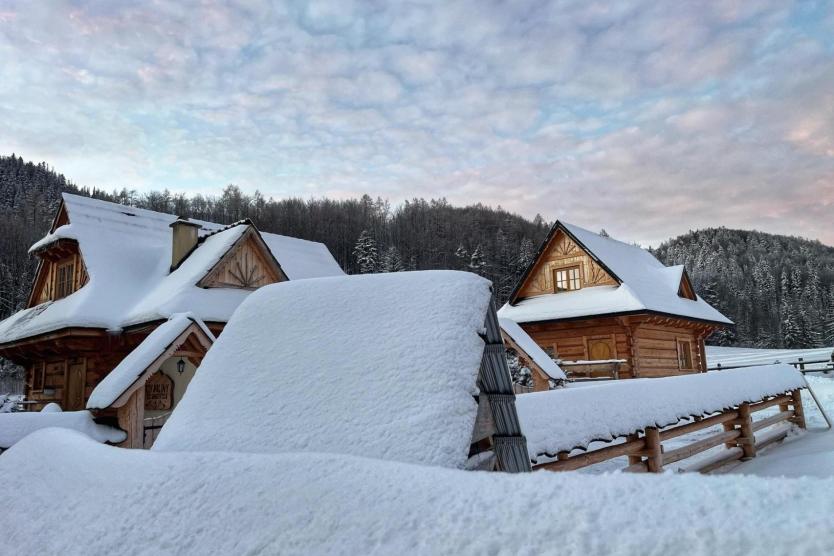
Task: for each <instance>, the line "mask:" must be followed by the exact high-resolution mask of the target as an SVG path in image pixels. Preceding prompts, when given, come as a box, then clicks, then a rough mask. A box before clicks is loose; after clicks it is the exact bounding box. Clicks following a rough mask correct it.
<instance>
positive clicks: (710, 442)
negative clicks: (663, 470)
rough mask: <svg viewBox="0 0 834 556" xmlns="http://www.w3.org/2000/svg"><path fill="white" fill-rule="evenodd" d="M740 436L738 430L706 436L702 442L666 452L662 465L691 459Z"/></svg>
mask: <svg viewBox="0 0 834 556" xmlns="http://www.w3.org/2000/svg"><path fill="white" fill-rule="evenodd" d="M740 435H741V432H740V431H738V430H732V431H725V432H720V433H718V434H714V435H712V436H708V437H707V438H704V439H703V440H699V441H698V442H693V443H692V444H688V445H686V446H683V447H681V448H678V449H677V450H672V451H671V452H666V453H665V454H663V465H668V464H670V463H674V462H676V461H680V460H682V459H686V458H688V457H692V456H694V455H695V454H699V453H701V452H704V451H706V450H709V449H710V448H714V447H716V446H720V445H721V444H725V443H726V442H729V441H730V440H735V439H736V438H738V437H739V436H740Z"/></svg>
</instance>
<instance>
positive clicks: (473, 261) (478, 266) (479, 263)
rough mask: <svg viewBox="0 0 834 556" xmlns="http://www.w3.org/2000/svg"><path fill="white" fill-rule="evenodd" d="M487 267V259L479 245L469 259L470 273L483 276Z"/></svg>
mask: <svg viewBox="0 0 834 556" xmlns="http://www.w3.org/2000/svg"><path fill="white" fill-rule="evenodd" d="M486 265H487V263H486V258H485V257H484V253H483V251H482V250H481V245H480V244H478V246H477V247H475V250H474V251H472V255H471V256H470V257H469V266H468V270H469V272H474V273H475V274H482V273H483V272H484V269H485V268H486Z"/></svg>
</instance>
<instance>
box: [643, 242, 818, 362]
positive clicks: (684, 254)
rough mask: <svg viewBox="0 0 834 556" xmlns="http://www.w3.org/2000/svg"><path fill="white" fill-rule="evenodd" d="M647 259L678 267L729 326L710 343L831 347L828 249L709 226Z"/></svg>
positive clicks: (671, 243) (657, 250) (666, 243)
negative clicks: (681, 266) (728, 320)
mask: <svg viewBox="0 0 834 556" xmlns="http://www.w3.org/2000/svg"><path fill="white" fill-rule="evenodd" d="M655 255H656V256H657V257H658V258H659V259H660V260H661V261H663V262H664V263H666V264H685V265H686V268H687V270H688V271H689V274H690V277H691V278H692V280H693V282H694V283H695V289H696V290H697V291H698V293H699V294H700V295H701V296H702V297H704V298H705V299H707V300H708V301H709V302H710V303H712V304H713V305H715V306H716V307H717V308H718V309H719V310H721V311H722V312H723V313H724V314H725V315H727V316H728V317H730V318H731V319H732V320H733V321H734V322H735V323H736V329H735V330H734V331H728V332H725V333H722V334H719V335H717V336H716V337H714V338H712V342H711V343H718V344H721V345H743V346H749V347H773V348H776V347H780V348H804V347H818V346H823V345H826V346H831V345H834V247H829V246H827V245H823V244H822V243H820V242H818V241H809V240H807V239H802V238H798V237H788V236H778V235H772V234H765V233H762V232H749V231H743V230H728V229H726V228H711V229H706V230H700V231H696V232H689V233H688V234H685V235H682V236H679V237H677V238H674V239H671V240H669V241H667V242H665V243H663V244H662V245H661V246H660V247H658V248H657V249H656V250H655Z"/></svg>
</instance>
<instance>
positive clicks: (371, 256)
mask: <svg viewBox="0 0 834 556" xmlns="http://www.w3.org/2000/svg"><path fill="white" fill-rule="evenodd" d="M353 255H354V257H356V264H357V266H358V267H359V273H360V274H370V273H373V272H378V271H379V253H378V251H377V247H376V240H375V239H374V238H373V236H372V235H371V233H370V232H369V231H368V230H362V233H361V234H359V239H357V240H356V245H355V246H354V248H353Z"/></svg>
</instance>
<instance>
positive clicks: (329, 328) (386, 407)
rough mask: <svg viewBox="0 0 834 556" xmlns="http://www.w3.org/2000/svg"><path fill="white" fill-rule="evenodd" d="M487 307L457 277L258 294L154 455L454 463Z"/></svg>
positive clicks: (385, 278) (462, 452)
mask: <svg viewBox="0 0 834 556" xmlns="http://www.w3.org/2000/svg"><path fill="white" fill-rule="evenodd" d="M489 301H490V283H489V282H488V281H487V280H485V279H483V278H480V277H478V276H476V275H474V274H469V273H465V272H455V271H425V272H399V273H391V274H378V275H376V274H375V275H361V276H345V277H338V278H320V279H314V280H300V281H296V282H292V281H290V282H285V283H281V284H275V285H271V286H265V287H263V288H261V289H259V290H257V291H256V292H254V293H253V294H252V295H250V296H249V298H247V299H246V301H244V302H243V304H241V306H240V308H239V309H238V310H237V311H236V312H235V314H234V316H233V317H232V319H231V320H230V321H229V323H228V324H227V326H226V328H225V329H224V331H223V334H222V335H221V336H220V337H219V338H218V340H217V342H216V343H215V344H214V345H213V347H212V349H211V350H210V351H209V352H208V354H207V355H206V357H205V359H203V362H202V365H201V366H200V372H199V373H197V374H196V375H195V377H194V379H193V380H192V381H191V383H190V385H189V387H188V390H187V391H186V393H185V394H184V396H183V398H182V400H181V401H180V402H179V404H178V405H177V408H176V409H175V410H174V412H173V414H172V415H171V418H170V419H169V420H168V422H167V423H166V425H165V427H164V428H163V429H162V431H161V433H160V435H159V437H158V438H157V440H156V442H155V443H154V447H153V449H154V450H167V451H172V450H189V451H193V450H227V451H245V452H292V451H303V452H338V453H345V454H355V455H363V456H370V457H377V458H383V459H392V460H399V461H409V462H417V463H424V464H433V465H443V466H448V467H461V466H463V464H464V462H465V461H466V458H467V453H468V450H469V443H470V440H471V437H472V430H473V425H474V423H475V418H476V413H477V403H476V402H475V400H474V399H473V395H474V394H476V392H477V390H476V379H477V376H478V372H479V367H480V362H481V357H482V354H483V351H484V341H483V340H482V338H481V336H480V335H479V333H480V332H482V331H483V330H484V319H485V316H486V314H487V309H488V307H489ZM242 372H243V373H245V376H246V379H245V380H241V373H242ZM232 385H233V386H232ZM218 404H219V405H218ZM223 408H234V411H226V410H224V409H223Z"/></svg>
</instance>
